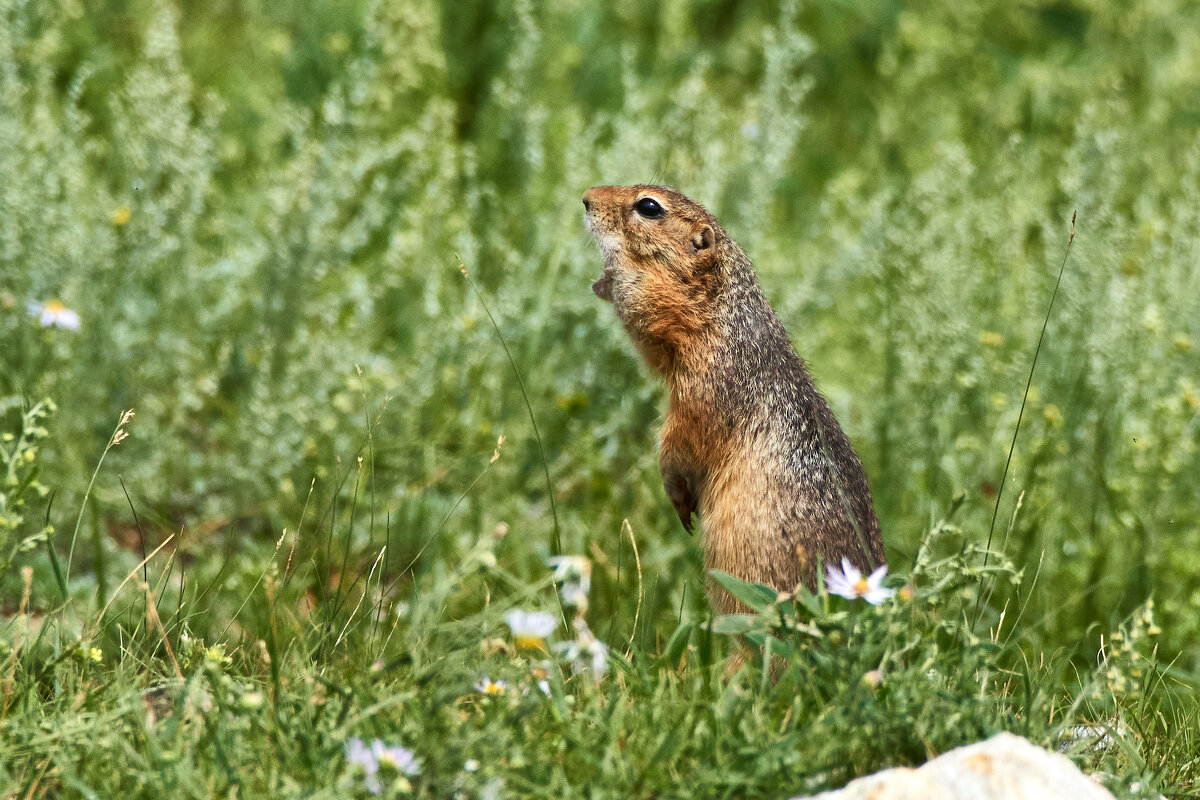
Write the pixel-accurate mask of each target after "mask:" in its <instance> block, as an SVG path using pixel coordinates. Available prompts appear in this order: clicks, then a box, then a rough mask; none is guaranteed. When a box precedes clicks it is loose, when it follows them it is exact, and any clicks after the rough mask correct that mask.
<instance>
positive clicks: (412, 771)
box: [371, 739, 421, 777]
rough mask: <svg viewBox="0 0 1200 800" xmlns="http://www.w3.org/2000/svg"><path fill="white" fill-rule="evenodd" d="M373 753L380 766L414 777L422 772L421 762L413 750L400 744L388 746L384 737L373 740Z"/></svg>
mask: <svg viewBox="0 0 1200 800" xmlns="http://www.w3.org/2000/svg"><path fill="white" fill-rule="evenodd" d="M371 753H372V754H373V755H374V756H375V760H376V762H377V763H378V764H379V766H380V767H383V768H385V769H392V770H395V771H396V772H399V773H401V774H403V775H408V776H409V777H412V776H414V775H420V774H421V764H420V762H418V761H417V758H416V756H415V755H414V754H413V751H412V750H409V749H408V748H407V747H401V746H400V745H393V746H388V745H386V744H384V743H383V740H382V739H376V740H375V741H373V742H371Z"/></svg>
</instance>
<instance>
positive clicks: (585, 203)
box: [583, 197, 592, 211]
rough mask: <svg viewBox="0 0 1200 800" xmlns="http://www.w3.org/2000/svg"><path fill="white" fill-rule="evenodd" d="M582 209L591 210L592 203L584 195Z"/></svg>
mask: <svg viewBox="0 0 1200 800" xmlns="http://www.w3.org/2000/svg"><path fill="white" fill-rule="evenodd" d="M583 210H584V211H591V210H592V203H591V201H589V200H588V199H587V198H586V197H585V198H583Z"/></svg>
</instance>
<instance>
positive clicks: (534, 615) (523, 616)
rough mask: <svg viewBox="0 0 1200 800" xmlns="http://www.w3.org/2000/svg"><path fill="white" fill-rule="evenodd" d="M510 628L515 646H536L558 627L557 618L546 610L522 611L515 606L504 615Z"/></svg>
mask: <svg viewBox="0 0 1200 800" xmlns="http://www.w3.org/2000/svg"><path fill="white" fill-rule="evenodd" d="M504 622H505V623H506V624H507V625H508V627H509V628H510V629H511V630H512V634H513V639H515V640H516V643H517V647H527V648H538V647H541V646H542V645H543V643H544V642H545V641H546V637H547V636H549V635H550V634H552V633H554V630H555V628H557V627H558V618H557V617H555V616H554V615H553V614H551V613H550V612H548V611H523V610H522V609H519V608H515V609H513V610H512V611H510V612H508V614H506V615H505V617H504Z"/></svg>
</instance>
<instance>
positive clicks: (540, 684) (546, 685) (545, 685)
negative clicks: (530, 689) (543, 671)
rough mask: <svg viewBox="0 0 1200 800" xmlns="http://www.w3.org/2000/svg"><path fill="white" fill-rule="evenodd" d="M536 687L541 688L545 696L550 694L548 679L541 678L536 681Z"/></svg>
mask: <svg viewBox="0 0 1200 800" xmlns="http://www.w3.org/2000/svg"><path fill="white" fill-rule="evenodd" d="M537 687H538V688H539V689H541V690H542V694H544V695H546V697H549V696H550V681H548V680H545V679H544V678H543V679H542V680H540V681H538V682H537Z"/></svg>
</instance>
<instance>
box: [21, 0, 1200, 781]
mask: <svg viewBox="0 0 1200 800" xmlns="http://www.w3.org/2000/svg"><path fill="white" fill-rule="evenodd" d="M180 5H182V6H183V7H182V8H177V7H176V4H171V3H168V2H166V0H122V1H121V2H110V3H101V4H85V3H80V2H78V0H41V1H39V2H33V0H0V176H2V177H0V476H2V478H3V482H2V483H0V605H2V609H3V616H2V618H0V645H2V647H0V786H2V787H3V792H4V794H5V796H9V795H12V796H20V797H76V796H79V797H113V796H127V797H144V796H147V797H148V796H154V797H164V796H171V797H175V796H179V797H191V796H195V797H213V796H231V797H232V796H236V797H242V798H245V797H268V796H270V797H277V796H304V797H312V796H320V797H344V796H349V795H354V794H355V793H357V794H361V795H367V794H369V793H370V789H371V786H370V785H369V783H370V781H369V780H368V779H372V778H373V779H375V780H379V781H380V784H379V788H380V789H381V790H382V791H383V792H384V793H385V794H392V795H398V796H402V795H406V794H411V795H414V796H422V797H438V798H440V797H464V798H467V797H507V796H516V797H525V796H529V797H563V796H576V795H582V796H589V797H597V798H599V797H610V796H611V797H674V796H684V795H686V796H690V797H763V798H775V797H785V796H789V795H792V794H798V793H805V792H809V791H817V790H821V789H825V788H830V787H834V786H838V785H840V784H842V783H844V782H845V781H846V780H847V779H849V778H851V777H853V776H855V775H858V774H863V773H866V772H869V771H871V770H874V769H877V768H880V767H883V766H887V765H891V764H896V763H905V764H914V763H920V762H921V761H923V760H924V759H926V758H927V757H928V756H930V755H933V754H936V753H938V752H942V751H944V750H946V749H949V748H951V747H954V746H956V745H958V744H962V743H966V742H969V741H974V740H976V739H978V738H981V737H984V736H987V735H989V734H990V733H993V732H995V731H998V730H1013V731H1015V732H1018V733H1022V734H1024V735H1026V736H1029V737H1030V738H1032V739H1033V740H1034V741H1036V742H1039V743H1041V744H1044V745H1047V746H1051V747H1056V746H1059V745H1060V743H1062V742H1063V741H1064V736H1066V737H1067V738H1068V739H1070V738H1080V737H1082V741H1079V742H1077V743H1075V744H1074V745H1073V746H1072V753H1073V755H1074V757H1075V758H1076V759H1077V760H1078V761H1079V762H1080V763H1081V765H1083V766H1084V767H1086V768H1088V769H1089V770H1092V771H1095V772H1098V773H1099V774H1100V775H1101V776H1102V777H1103V779H1104V780H1105V782H1106V783H1107V785H1109V786H1110V788H1112V789H1113V790H1114V791H1116V792H1117V793H1119V794H1123V795H1130V794H1132V795H1139V796H1140V795H1145V796H1155V795H1156V793H1157V792H1163V793H1165V794H1167V795H1169V796H1172V797H1195V796H1200V784H1198V782H1197V774H1198V772H1200V733H1198V732H1197V731H1200V704H1198V701H1197V686H1198V685H1200V504H1198V503H1197V492H1196V486H1195V478H1194V476H1195V475H1197V474H1200V447H1198V443H1200V269H1198V268H1197V267H1198V262H1200V136H1198V135H1197V133H1196V131H1197V129H1198V128H1200V91H1198V89H1200V39H1198V38H1197V33H1196V32H1197V31H1200V6H1197V5H1195V4H1193V3H1189V2H1185V1H1184V0H1161V2H1157V3H1154V4H1132V5H1130V4H1122V3H1106V2H1103V1H1102V0H1054V1H1053V2H1050V0H1034V2H1028V3H1021V4H1014V3H1008V2H1001V1H1000V0H994V1H993V0H986V1H985V2H979V3H966V4H963V3H951V2H942V1H941V0H938V1H936V2H930V3H899V2H890V1H889V0H865V2H862V3H858V4H847V3H809V4H804V5H802V4H799V3H782V4H775V3H768V2H753V1H748V2H737V1H736V0H700V1H699V2H695V3H687V2H679V1H668V2H663V3H657V4H654V3H651V4H647V3H625V2H620V3H614V4H591V3H583V2H577V1H576V0H571V1H569V2H561V3H548V2H540V0H500V2H497V3H494V4H483V3H459V2H446V3H440V4H439V3H436V2H432V0H403V1H400V0H397V1H395V2H388V0H361V1H360V2H336V3H335V2H330V1H329V0H298V1H297V2H295V3H291V4H286V7H284V6H285V4H278V3H269V2H267V0H245V1H244V2H237V3H233V2H226V3H216V4H180ZM645 181H656V182H662V183H667V184H671V185H674V186H677V187H679V188H680V189H681V190H683V191H684V192H686V193H687V194H688V195H690V196H691V197H693V198H695V199H697V200H698V201H700V202H702V203H704V204H705V205H707V206H708V207H709V208H710V209H711V210H712V211H713V212H714V213H715V214H716V215H717V216H718V217H719V218H720V219H721V220H722V221H723V223H724V224H725V226H726V228H727V229H728V230H729V231H730V233H731V234H732V235H733V236H734V237H735V238H736V239H737V240H738V241H739V242H741V243H742V245H743V246H744V247H745V248H746V249H747V251H748V252H749V253H750V255H751V256H752V257H753V258H754V260H755V263H756V266H757V268H758V270H759V274H760V277H761V280H762V283H763V285H764V288H765V290H766V292H767V294H768V296H769V297H770V298H771V300H772V302H773V304H774V305H775V307H776V309H777V310H778V312H779V313H780V316H781V317H782V318H783V320H784V322H785V324H787V325H788V327H789V329H790V330H791V332H792V335H793V337H794V340H795V342H796V345H797V349H798V350H799V352H800V353H801V354H802V355H803V356H804V357H805V358H806V359H807V360H808V361H809V362H810V364H811V368H812V371H813V373H814V375H815V376H816V378H817V381H818V383H819V385H820V386H821V387H822V389H823V390H824V392H825V393H826V395H827V396H828V398H829V400H830V402H831V404H832V406H833V407H834V410H835V411H836V412H837V414H838V416H839V418H840V419H841V421H842V423H843V425H844V427H846V429H847V431H848V432H849V434H850V435H851V438H852V439H853V440H854V443H855V445H856V447H857V448H858V451H859V453H860V455H861V456H862V458H863V461H864V464H865V465H866V467H867V471H868V473H869V475H870V477H871V481H872V485H873V487H874V490H875V493H876V499H877V505H878V508H879V513H880V518H881V522H882V524H883V530H884V538H885V541H886V542H887V545H888V550H889V557H890V561H891V565H892V571H893V576H892V577H891V578H889V585H890V586H891V587H892V588H895V589H898V590H901V591H898V593H897V596H896V598H894V599H892V600H889V601H887V602H885V603H884V604H882V605H880V606H878V607H875V606H870V605H867V604H866V603H865V602H862V601H843V600H841V599H839V598H831V597H829V596H827V595H824V594H821V595H817V596H809V595H803V596H801V597H800V598H798V599H797V600H796V602H795V603H793V602H791V601H790V600H783V599H779V598H775V597H774V596H773V593H763V592H762V591H761V590H759V589H755V588H754V587H749V586H744V585H743V586H738V587H736V588H737V591H739V592H741V593H742V594H743V595H744V596H745V597H746V598H747V599H749V600H752V601H753V602H752V605H755V606H756V607H760V608H761V611H762V613H761V614H760V615H758V616H749V617H735V618H722V619H717V620H713V619H712V618H711V615H710V614H709V612H708V609H707V605H706V603H705V600H704V596H703V581H704V579H705V576H704V575H703V574H702V569H701V565H700V559H699V551H698V544H697V542H696V541H695V540H694V539H690V538H689V537H687V536H686V535H685V534H684V533H683V532H682V530H681V529H680V528H679V525H678V522H677V520H675V518H674V513H673V511H672V510H671V508H670V505H669V503H668V501H667V500H666V498H665V497H664V495H663V492H662V490H661V487H660V483H659V477H658V474H657V463H656V462H657V459H656V453H655V448H654V436H655V430H656V427H657V420H658V417H659V414H660V409H661V403H662V397H661V394H662V392H661V389H660V387H659V386H657V385H656V383H655V381H654V380H653V379H652V378H651V377H650V376H649V375H648V374H647V373H646V371H645V369H644V368H643V367H641V365H640V364H639V363H638V359H637V358H636V356H635V354H634V353H633V352H632V348H631V347H630V345H629V344H628V342H627V341H626V337H625V335H624V333H623V332H622V331H621V329H620V326H619V324H618V323H617V322H616V320H615V319H614V318H613V315H612V313H611V310H610V309H609V308H608V307H606V306H605V305H604V304H603V303H601V302H600V301H598V300H596V298H594V297H593V296H592V294H591V292H590V290H589V284H590V281H591V280H592V279H593V278H594V277H595V276H596V275H597V274H598V272H599V257H598V255H597V254H596V252H595V248H594V246H593V244H592V243H591V241H590V240H589V238H588V236H587V234H586V233H585V231H584V230H583V226H582V224H581V221H580V215H581V206H580V203H579V197H580V195H581V194H582V192H583V190H584V189H586V188H587V187H588V186H590V185H593V184H597V183H634V182H645ZM1076 212H1077V214H1078V217H1077V222H1076V224H1075V227H1074V231H1075V238H1074V242H1073V245H1072V248H1071V251H1070V256H1069V259H1068V260H1067V263H1066V268H1065V272H1064V273H1063V279H1062V284H1061V287H1060V288H1059V293H1058V296H1057V300H1056V303H1055V306H1054V309H1053V313H1052V314H1051V315H1050V318H1049V324H1048V327H1047V329H1046V333H1045V339H1044V341H1043V342H1042V344H1041V349H1040V353H1039V355H1038V361H1037V369H1036V371H1035V372H1034V375H1033V382H1032V387H1031V389H1030V391H1029V393H1028V396H1027V397H1025V394H1024V390H1025V384H1026V379H1027V378H1028V376H1029V370H1030V367H1031V364H1032V359H1033V353H1034V350H1035V347H1036V346H1037V345H1038V342H1039V334H1040V333H1041V330H1042V324H1043V320H1044V319H1045V314H1046V310H1047V307H1048V304H1049V301H1050V296H1051V292H1052V291H1053V290H1054V287H1055V281H1056V279H1057V277H1058V269H1059V266H1060V264H1062V261H1063V258H1064V255H1065V254H1066V250H1067V244H1068V241H1069V239H1070V237H1071V231H1072V224H1071V219H1072V215H1073V214H1074V213H1076ZM460 265H461V266H463V267H464V268H465V269H466V270H467V271H468V272H469V274H470V277H471V281H468V280H466V279H464V277H463V274H462V273H461V272H460ZM54 300H58V301H60V302H61V303H62V305H63V307H64V309H65V310H66V311H73V312H75V313H77V315H78V326H77V328H76V327H75V326H73V325H72V324H71V323H72V320H71V319H70V318H69V317H59V318H58V322H59V324H58V325H43V323H44V322H51V321H52V320H51V319H50V317H52V316H53V314H54V313H62V312H61V311H59V307H58V306H56V305H54V304H52V301H54ZM485 305H486V308H485ZM33 312H36V313H33ZM47 315H50V316H49V317H48V316H47ZM510 357H511V363H510ZM514 365H515V370H514ZM518 375H519V377H518ZM1023 402H1024V405H1023ZM1022 407H1023V408H1024V412H1023V416H1022V423H1021V428H1020V432H1019V435H1018V436H1017V438H1016V442H1015V451H1014V453H1013V457H1012V463H1011V467H1009V470H1008V473H1007V476H1008V477H1007V481H1006V482H1005V483H1004V485H1003V487H1001V476H1002V475H1003V474H1004V473H1005V465H1006V460H1007V458H1008V455H1009V448H1010V444H1011V443H1012V441H1013V433H1014V428H1015V425H1016V422H1017V418H1018V415H1019V414H1021V413H1022V412H1021V409H1022ZM129 409H135V411H136V415H135V416H133V417H132V418H129V417H127V416H125V412H126V411H127V410H129ZM533 420H536V425H537V428H536V431H535V428H534V424H533ZM118 422H119V423H120V424H119V425H118ZM114 431H115V432H114ZM501 439H502V444H498V440H501ZM102 454H103V455H102ZM1001 488H1003V492H1002V494H1001V495H1000V497H999V506H998V514H997V517H996V522H995V526H994V531H993V530H992V522H993V512H994V510H995V509H996V507H997V506H996V503H997V493H998V492H999V491H1000V490H1001ZM989 540H990V542H991V552H990V554H989V555H987V557H986V559H985V556H984V551H985V548H987V545H988V542H989ZM559 554H582V555H584V556H586V557H587V558H588V559H589V561H588V562H587V563H586V564H580V565H577V566H576V567H574V569H575V572H574V573H570V569H568V567H567V566H563V567H562V568H561V569H560V570H559V574H558V576H557V578H555V577H554V576H552V575H551V570H550V568H549V567H548V565H547V559H549V558H550V557H552V556H555V555H559ZM569 563H572V564H574V563H576V562H569ZM589 570H590V572H588V571H589ZM567 573H570V574H567ZM585 577H587V578H589V579H590V580H588V581H587V582H586V583H587V585H586V586H585V580H584V578H585ZM556 580H557V581H559V582H563V581H565V584H566V585H568V586H570V587H573V588H572V590H571V591H568V592H564V593H562V594H561V595H560V594H557V593H556V592H555V589H554V586H555V583H556ZM585 588H586V589H587V590H588V591H587V592H586V598H584V597H583V596H582V595H583V593H584V591H583V590H584V589H585ZM559 597H563V598H565V602H566V603H567V605H568V606H569V607H567V608H564V607H563V606H562V605H560V602H559V600H558V599H556V598H559ZM514 609H525V610H530V611H532V610H542V611H548V612H553V613H554V614H555V616H556V617H557V619H558V621H559V624H558V626H557V628H556V631H555V633H553V634H551V636H550V640H549V641H548V642H547V643H546V644H545V647H544V649H538V648H530V647H527V646H526V647H518V646H517V643H516V641H515V637H514V636H513V635H512V634H511V632H510V630H509V629H508V627H507V626H506V624H505V621H504V620H505V616H506V614H507V613H508V612H510V611H512V610H514ZM737 636H740V637H742V638H741V639H738V638H735V637H737ZM739 641H742V642H745V643H746V644H745V647H746V648H747V649H748V651H749V652H748V661H747V665H746V667H745V668H744V669H743V670H742V671H741V672H739V673H738V674H737V675H736V676H734V677H733V678H731V679H727V678H726V677H725V676H724V672H725V667H724V663H725V656H726V654H727V653H729V652H731V651H733V650H736V649H738V646H739V645H738V644H737V642H739ZM525 644H528V643H525ZM556 645H557V646H556ZM767 645H769V648H770V652H771V653H772V654H773V656H772V659H766V660H765V663H764V659H762V658H761V657H760V656H756V655H755V652H754V651H755V649H756V648H762V647H764V646H767ZM598 671H599V672H603V673H604V674H603V675H602V676H600V675H598ZM772 672H774V674H775V679H772ZM597 677H599V678H600V680H595V679H596V678H597ZM487 681H491V683H490V684H489V683H487ZM542 681H544V682H545V683H541V682H542ZM489 688H490V689H491V691H490V692H489V691H487V690H488V689H489ZM1083 728H1087V729H1088V730H1089V731H1091V733H1088V732H1087V731H1085V733H1084V734H1081V733H1079V731H1080V730H1081V729H1083ZM1072 731H1074V733H1072ZM1096 731H1099V732H1100V734H1096V733H1095V732H1096ZM1097 735H1105V736H1106V737H1107V738H1105V739H1104V740H1103V742H1102V743H1101V744H1099V745H1097V744H1096V743H1095V742H1094V741H1092V739H1095V738H1096V736H1097ZM1089 737H1091V738H1090V739H1089ZM354 739H360V740H361V741H362V748H361V749H354V748H352V747H351V746H350V745H349V744H348V743H349V742H351V741H352V740H354ZM375 740H380V741H381V742H382V743H383V744H384V745H388V746H403V747H405V748H407V749H408V750H409V751H411V752H412V758H413V759H414V761H413V762H411V763H410V762H409V761H408V760H407V758H408V755H407V753H402V752H401V751H396V750H387V751H383V750H380V751H377V752H376V753H375V755H374V756H372V755H367V754H366V753H367V752H368V751H369V749H370V747H371V745H372V743H373V742H374V741H375ZM381 746H382V745H381ZM380 753H382V755H383V757H384V762H385V763H383V764H382V765H378V764H376V762H377V761H378V758H377V756H378V755H379V754H380ZM372 758H374V759H375V761H372V760H371V759H372ZM389 759H390V760H391V761H389ZM392 762H395V764H396V766H395V767H393V766H390V764H391V763H392ZM364 764H365V765H366V766H367V767H368V768H372V767H375V766H378V770H377V771H376V772H374V773H370V769H367V770H364V767H363V766H362V765H364ZM404 768H407V773H406V771H405V769H404Z"/></svg>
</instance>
